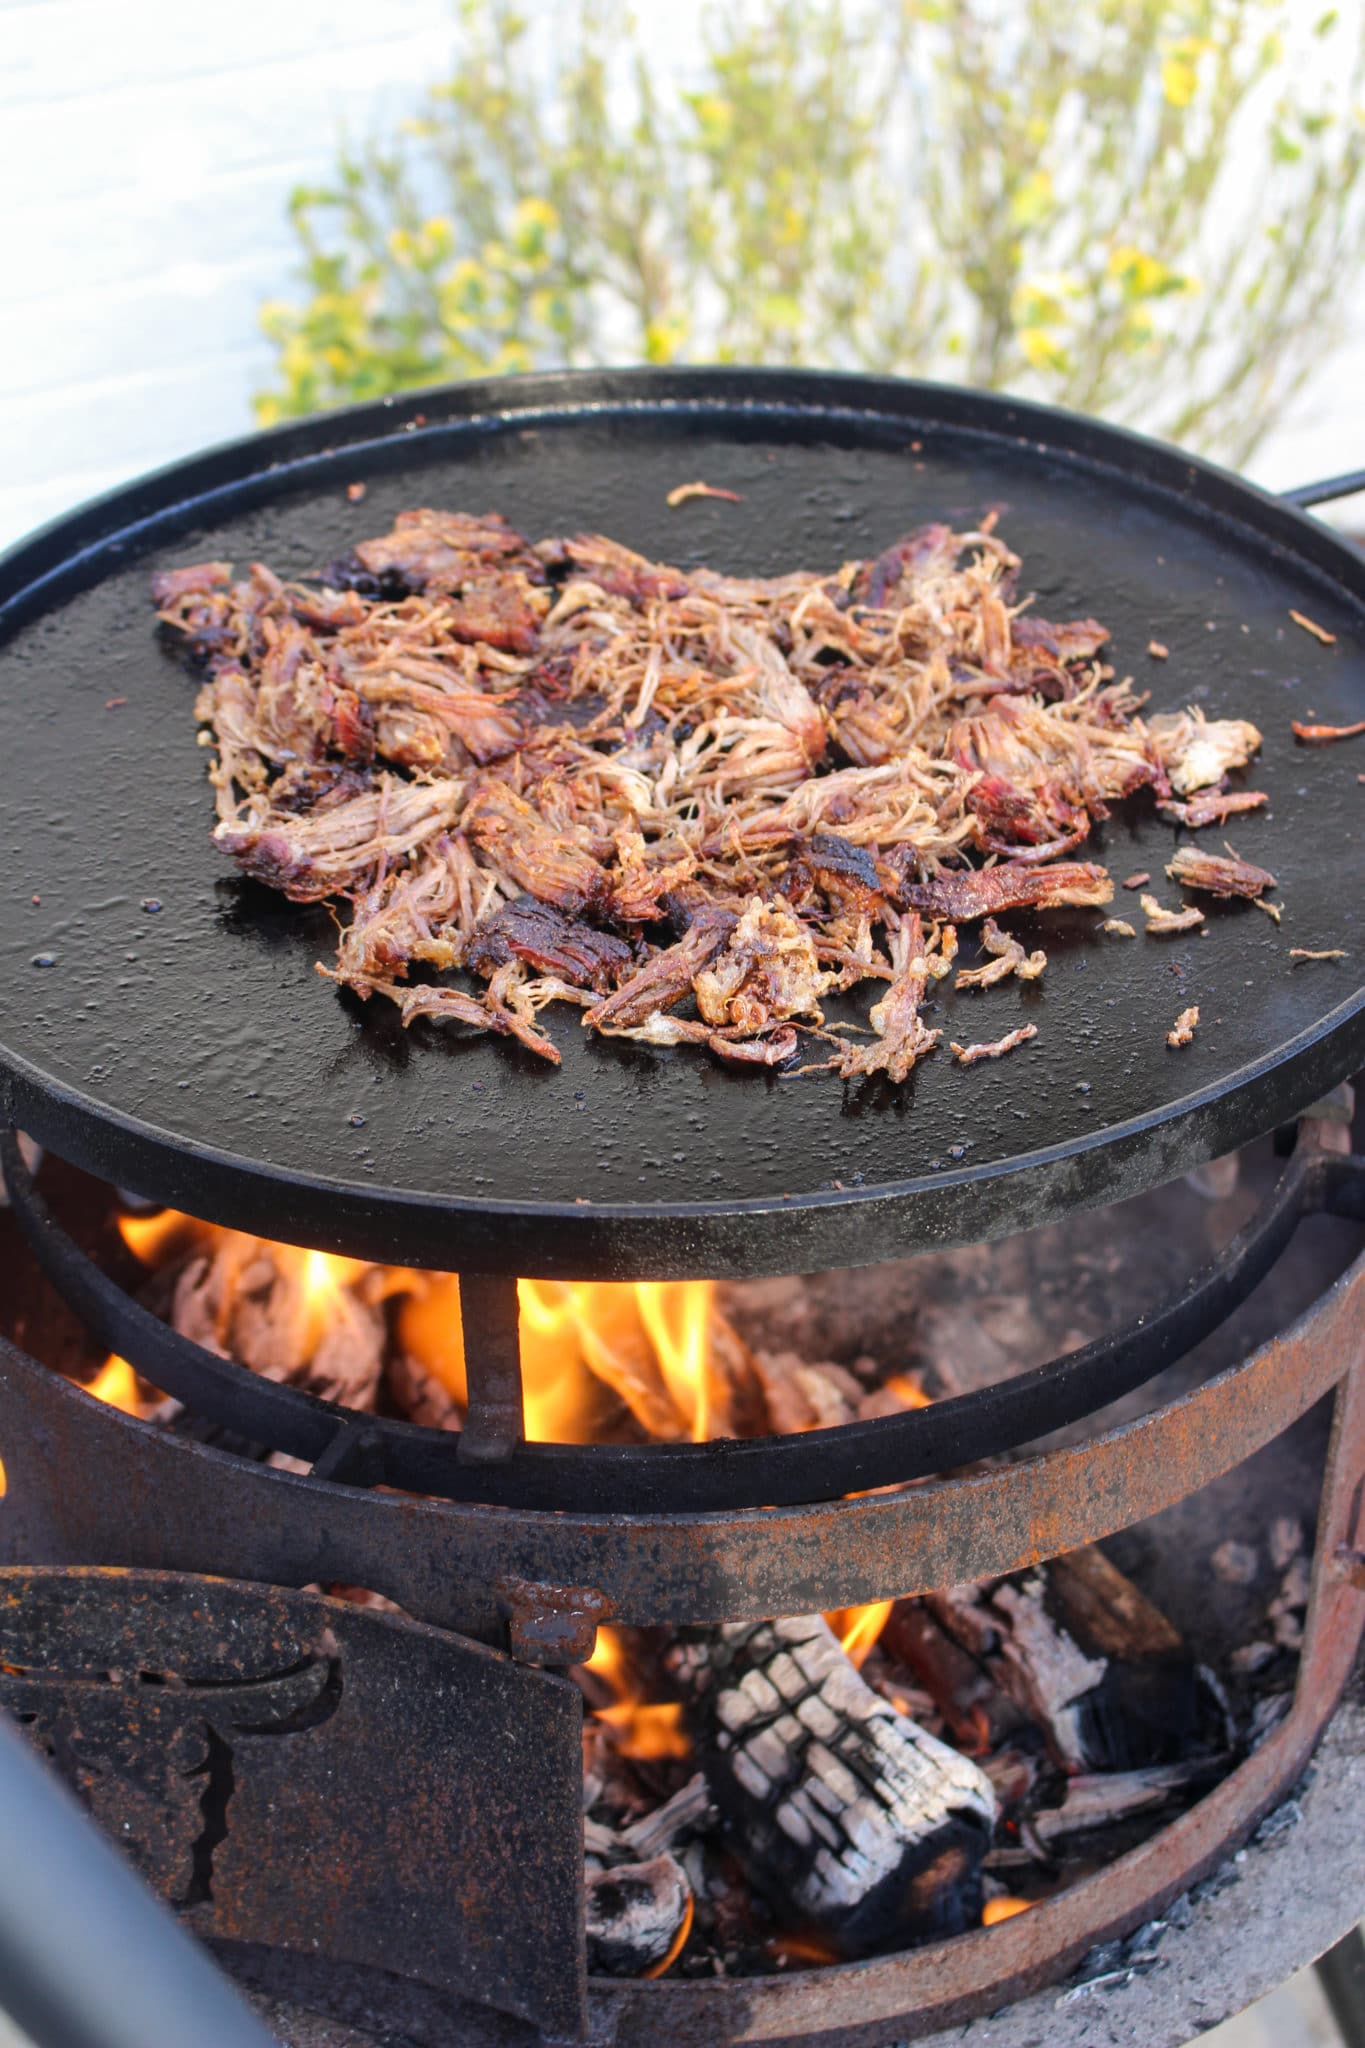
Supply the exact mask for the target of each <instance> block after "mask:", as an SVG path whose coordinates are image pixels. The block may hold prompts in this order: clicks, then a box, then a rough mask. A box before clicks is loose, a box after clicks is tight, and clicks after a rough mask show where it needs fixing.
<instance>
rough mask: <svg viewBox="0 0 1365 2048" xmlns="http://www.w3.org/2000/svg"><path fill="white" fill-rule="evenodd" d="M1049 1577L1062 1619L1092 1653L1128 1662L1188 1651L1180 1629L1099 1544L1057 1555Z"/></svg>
mask: <svg viewBox="0 0 1365 2048" xmlns="http://www.w3.org/2000/svg"><path fill="white" fill-rule="evenodd" d="M1047 1578H1048V1585H1049V1590H1050V1593H1051V1596H1052V1599H1053V1601H1054V1603H1055V1605H1056V1607H1057V1610H1058V1612H1059V1614H1060V1615H1061V1618H1062V1620H1063V1621H1064V1622H1065V1624H1066V1626H1067V1627H1068V1629H1069V1630H1070V1631H1071V1633H1072V1635H1074V1636H1075V1637H1076V1638H1077V1639H1078V1640H1079V1641H1080V1642H1082V1643H1084V1644H1085V1647H1086V1648H1087V1649H1089V1650H1092V1651H1095V1652H1096V1653H1097V1654H1102V1655H1104V1656H1106V1657H1120V1658H1123V1659H1125V1660H1126V1661H1128V1662H1133V1661H1136V1660H1137V1659H1139V1658H1142V1657H1178V1656H1180V1655H1181V1654H1182V1652H1183V1651H1184V1648H1185V1645H1184V1641H1183V1639H1182V1638H1181V1635H1180V1632H1179V1630H1178V1629H1176V1628H1175V1627H1174V1626H1173V1625H1172V1624H1171V1623H1170V1622H1169V1621H1168V1620H1167V1618H1166V1616H1165V1615H1164V1614H1163V1613H1162V1612H1161V1609H1160V1608H1159V1607H1156V1606H1154V1605H1153V1604H1152V1602H1151V1601H1150V1600H1149V1599H1148V1598H1147V1596H1146V1594H1145V1593H1143V1592H1140V1591H1139V1589H1138V1588H1137V1587H1136V1586H1135V1585H1134V1584H1133V1582H1132V1580H1131V1579H1130V1578H1128V1577H1127V1576H1126V1575H1125V1574H1124V1573H1123V1572H1121V1571H1120V1570H1119V1568H1118V1566H1117V1565H1116V1564H1114V1563H1113V1562H1112V1560H1111V1559H1109V1558H1108V1557H1106V1556H1105V1554H1104V1552H1103V1551H1102V1550H1101V1549H1100V1548H1099V1547H1098V1545H1096V1544H1093V1543H1087V1544H1086V1545H1084V1547H1083V1548H1082V1549H1080V1550H1072V1551H1069V1552H1068V1553H1067V1554H1066V1555H1065V1556H1064V1557H1054V1558H1053V1560H1052V1562H1051V1564H1050V1565H1049V1566H1048V1568H1047Z"/></svg>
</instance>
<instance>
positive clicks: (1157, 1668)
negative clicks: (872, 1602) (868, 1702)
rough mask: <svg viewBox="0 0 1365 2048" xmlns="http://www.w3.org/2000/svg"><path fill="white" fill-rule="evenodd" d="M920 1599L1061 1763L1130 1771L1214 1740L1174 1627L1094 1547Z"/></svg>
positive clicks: (1209, 1705)
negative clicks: (987, 1581)
mask: <svg viewBox="0 0 1365 2048" xmlns="http://www.w3.org/2000/svg"><path fill="white" fill-rule="evenodd" d="M929 1604H930V1606H931V1608H932V1611H933V1613H934V1615H935V1617H936V1618H937V1619H938V1620H939V1621H941V1622H942V1624H943V1626H944V1628H945V1629H946V1630H947V1632H948V1633H949V1634H950V1635H951V1636H952V1637H953V1638H954V1639H955V1641H956V1642H957V1643H958V1644H959V1645H960V1646H961V1647H962V1648H963V1649H964V1650H966V1651H968V1652H970V1654H971V1655H972V1656H974V1657H976V1658H977V1659H978V1660H979V1661H980V1663H981V1665H982V1666H983V1668H984V1670H985V1671H986V1673H987V1674H988V1676H989V1677H990V1678H991V1679H992V1680H993V1681H994V1683H995V1684H996V1685H997V1686H998V1687H999V1688H1000V1690H1001V1691H1002V1692H1004V1693H1005V1694H1006V1695H1007V1696H1008V1697H1009V1698H1010V1699H1011V1700H1012V1701H1013V1702H1014V1703H1015V1705H1016V1706H1017V1707H1019V1708H1020V1709H1021V1711H1022V1712H1023V1713H1024V1714H1025V1715H1026V1716H1027V1718H1028V1719H1029V1720H1031V1721H1033V1722H1034V1723H1035V1724H1036V1725H1037V1726H1038V1727H1039V1728H1040V1729H1042V1731H1043V1733H1044V1735H1045V1736H1046V1738H1047V1743H1048V1747H1049V1749H1050V1750H1051V1752H1052V1754H1053V1756H1054V1758H1055V1759H1056V1761H1057V1762H1058V1763H1059V1764H1061V1765H1062V1766H1063V1768H1064V1769H1066V1770H1068V1771H1127V1770H1134V1769H1140V1768H1142V1767H1145V1766H1147V1765H1151V1764H1158V1763H1166V1762H1172V1761H1175V1760H1177V1759H1179V1758H1181V1757H1184V1756H1188V1755H1190V1754H1192V1753H1193V1752H1194V1751H1196V1750H1207V1749H1208V1748H1209V1746H1210V1744H1211V1743H1216V1742H1220V1741H1221V1734H1220V1733H1218V1732H1217V1731H1216V1730H1215V1729H1214V1726H1213V1724H1214V1722H1215V1721H1216V1720H1217V1715H1216V1714H1215V1713H1214V1712H1213V1708H1214V1707H1215V1705H1216V1702H1213V1701H1212V1700H1211V1698H1210V1696H1209V1692H1208V1687H1207V1685H1206V1683H1205V1681H1204V1679H1203V1678H1202V1676H1201V1674H1200V1671H1199V1669H1198V1667H1197V1666H1196V1664H1195V1662H1194V1660H1193V1659H1192V1658H1191V1656H1190V1655H1189V1652H1188V1651H1187V1649H1186V1648H1185V1646H1184V1644H1183V1642H1182V1641H1181V1638H1180V1636H1179V1634H1178V1633H1177V1631H1176V1630H1175V1629H1174V1628H1173V1627H1172V1626H1171V1624H1170V1622H1168V1621H1167V1619H1166V1617H1165V1616H1164V1615H1162V1614H1161V1613H1160V1612H1159V1611H1158V1609H1156V1608H1155V1607H1154V1606H1153V1605H1152V1603H1151V1602H1150V1601H1149V1600H1147V1599H1146V1597H1145V1595H1143V1594H1142V1593H1141V1592H1139V1590H1138V1588H1137V1587H1136V1586H1134V1585H1133V1584H1132V1582H1131V1581H1130V1580H1128V1579H1127V1578H1125V1577H1124V1575H1123V1573H1121V1572H1120V1571H1119V1570H1118V1568H1117V1567H1116V1566H1115V1565H1113V1564H1111V1562H1110V1561H1109V1559H1108V1558H1106V1557H1104V1556H1103V1555H1102V1553H1100V1552H1099V1551H1096V1550H1089V1551H1078V1552H1076V1553H1075V1554H1074V1555H1073V1556H1072V1557H1070V1558H1066V1559H1054V1560H1053V1561H1052V1563H1051V1564H1050V1565H1046V1566H1043V1567H1042V1568H1040V1569H1039V1570H1038V1571H1035V1572H1030V1573H1026V1574H1022V1575H1019V1576H1017V1577H1014V1578H1009V1579H1002V1580H1000V1581H999V1582H997V1583H996V1584H994V1585H988V1586H977V1587H966V1586H958V1587H954V1588H952V1589H951V1590H950V1591H949V1592H948V1593H945V1594H937V1595H934V1596H932V1598H931V1600H930V1603H929Z"/></svg>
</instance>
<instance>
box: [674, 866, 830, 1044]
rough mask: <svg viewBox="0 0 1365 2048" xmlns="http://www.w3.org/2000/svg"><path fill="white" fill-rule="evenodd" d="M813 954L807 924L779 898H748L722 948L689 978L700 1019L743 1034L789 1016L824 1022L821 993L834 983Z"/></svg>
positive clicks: (783, 1020) (764, 1028)
mask: <svg viewBox="0 0 1365 2048" xmlns="http://www.w3.org/2000/svg"><path fill="white" fill-rule="evenodd" d="M835 978H836V977H835V976H834V975H832V974H827V973H825V972H824V971H823V970H822V968H821V966H820V962H819V960H818V959H817V957H816V952H815V946H814V944H813V942H812V939H811V934H810V931H809V929H808V927H807V926H806V925H804V924H802V922H801V920H800V919H799V918H797V917H793V916H792V914H791V910H790V908H789V906H788V905H787V904H786V903H785V902H784V900H783V899H782V897H780V896H779V897H778V898H777V901H776V902H775V903H772V904H769V903H765V902H764V901H763V899H762V897H760V896H754V897H751V898H750V900H749V902H748V903H747V904H746V906H745V909H744V914H743V916H742V917H741V918H740V920H739V923H738V924H737V925H736V926H735V928H734V930H733V931H732V932H731V933H730V935H729V937H728V939H727V940H726V943H725V948H724V950H723V951H719V952H717V953H716V954H714V955H713V957H712V958H711V960H710V961H709V962H708V964H707V965H706V966H705V967H704V968H702V969H701V971H700V972H699V973H698V974H697V975H696V976H695V977H694V979H693V983H692V988H693V992H694V994H695V995H696V998H697V1008H698V1009H699V1010H700V1012H701V1014H702V1017H703V1019H704V1021H705V1022H706V1023H708V1024H710V1025H712V1026H714V1027H715V1028H716V1029H718V1030H723V1029H725V1028H727V1027H729V1028H730V1029H733V1030H735V1031H738V1032H739V1033H740V1034H741V1035H742V1036H744V1037H747V1038H752V1037H754V1036H755V1035H756V1034H757V1033H758V1032H760V1031H764V1030H766V1029H767V1027H768V1026H769V1025H770V1024H774V1023H784V1022H785V1021H786V1020H787V1019H788V1018H790V1017H809V1018H811V1019H812V1020H813V1021H814V1022H815V1023H816V1024H819V1023H821V1022H822V1021H823V1019H822V1016H821V1011H820V998H821V996H822V995H824V994H825V993H826V992H827V991H828V990H829V989H830V988H831V987H832V986H833V984H834V981H835Z"/></svg>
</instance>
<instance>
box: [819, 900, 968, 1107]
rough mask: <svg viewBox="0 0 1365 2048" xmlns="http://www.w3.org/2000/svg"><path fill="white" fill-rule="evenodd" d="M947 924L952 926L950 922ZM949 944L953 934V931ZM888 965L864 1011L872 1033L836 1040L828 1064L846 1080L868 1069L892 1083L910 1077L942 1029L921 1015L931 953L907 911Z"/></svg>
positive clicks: (894, 938) (917, 922)
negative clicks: (886, 981) (882, 985)
mask: <svg viewBox="0 0 1365 2048" xmlns="http://www.w3.org/2000/svg"><path fill="white" fill-rule="evenodd" d="M950 929H951V927H950ZM953 943H954V949H955V948H956V934H954V941H953ZM891 965H892V968H893V969H894V976H895V978H894V979H893V981H892V983H891V986H890V987H889V988H888V989H887V991H886V994H885V995H884V996H883V997H882V999H881V1001H880V1002H878V1003H874V1004H873V1006H872V1008H871V1010H869V1012H868V1022H869V1024H870V1025H871V1026H872V1029H873V1030H874V1031H875V1032H876V1034H877V1036H876V1038H875V1039H873V1040H872V1041H871V1042H870V1043H868V1042H865V1041H864V1042H859V1043H857V1044H854V1043H852V1042H850V1041H849V1040H848V1039H842V1040H840V1042H839V1052H838V1053H837V1054H836V1056H835V1058H834V1060H833V1061H832V1062H831V1065H832V1066H833V1067H834V1068H835V1070H836V1072H837V1073H838V1074H839V1075H840V1077H841V1078H842V1079H843V1080H845V1081H852V1080H861V1079H862V1078H863V1077H864V1076H866V1075H868V1074H885V1075H886V1078H887V1080H888V1081H893V1082H895V1083H896V1084H897V1085H899V1083H900V1082H902V1081H905V1080H907V1079H908V1078H909V1075H910V1073H911V1070H912V1069H913V1067H914V1065H915V1063H916V1061H917V1060H919V1059H922V1058H923V1056H924V1054H925V1053H927V1052H932V1051H933V1049H934V1047H935V1046H936V1045H937V1044H938V1042H939V1039H940V1038H941V1037H942V1035H943V1034H942V1032H940V1031H931V1030H930V1029H929V1027H928V1025H927V1024H925V1023H924V1021H923V1019H922V1018H921V1017H920V1014H919V1011H920V1005H921V1003H922V1002H923V1001H924V991H925V988H926V986H927V985H928V982H929V980H930V978H931V976H933V973H934V970H933V965H932V956H931V954H930V951H929V949H928V947H927V946H926V945H925V940H924V928H923V926H922V925H921V923H920V920H919V918H918V917H917V916H916V915H915V914H914V913H913V912H911V914H910V915H909V916H908V917H906V918H905V919H903V920H902V922H901V925H900V928H899V930H898V931H896V932H894V933H893V934H892V937H891Z"/></svg>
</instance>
